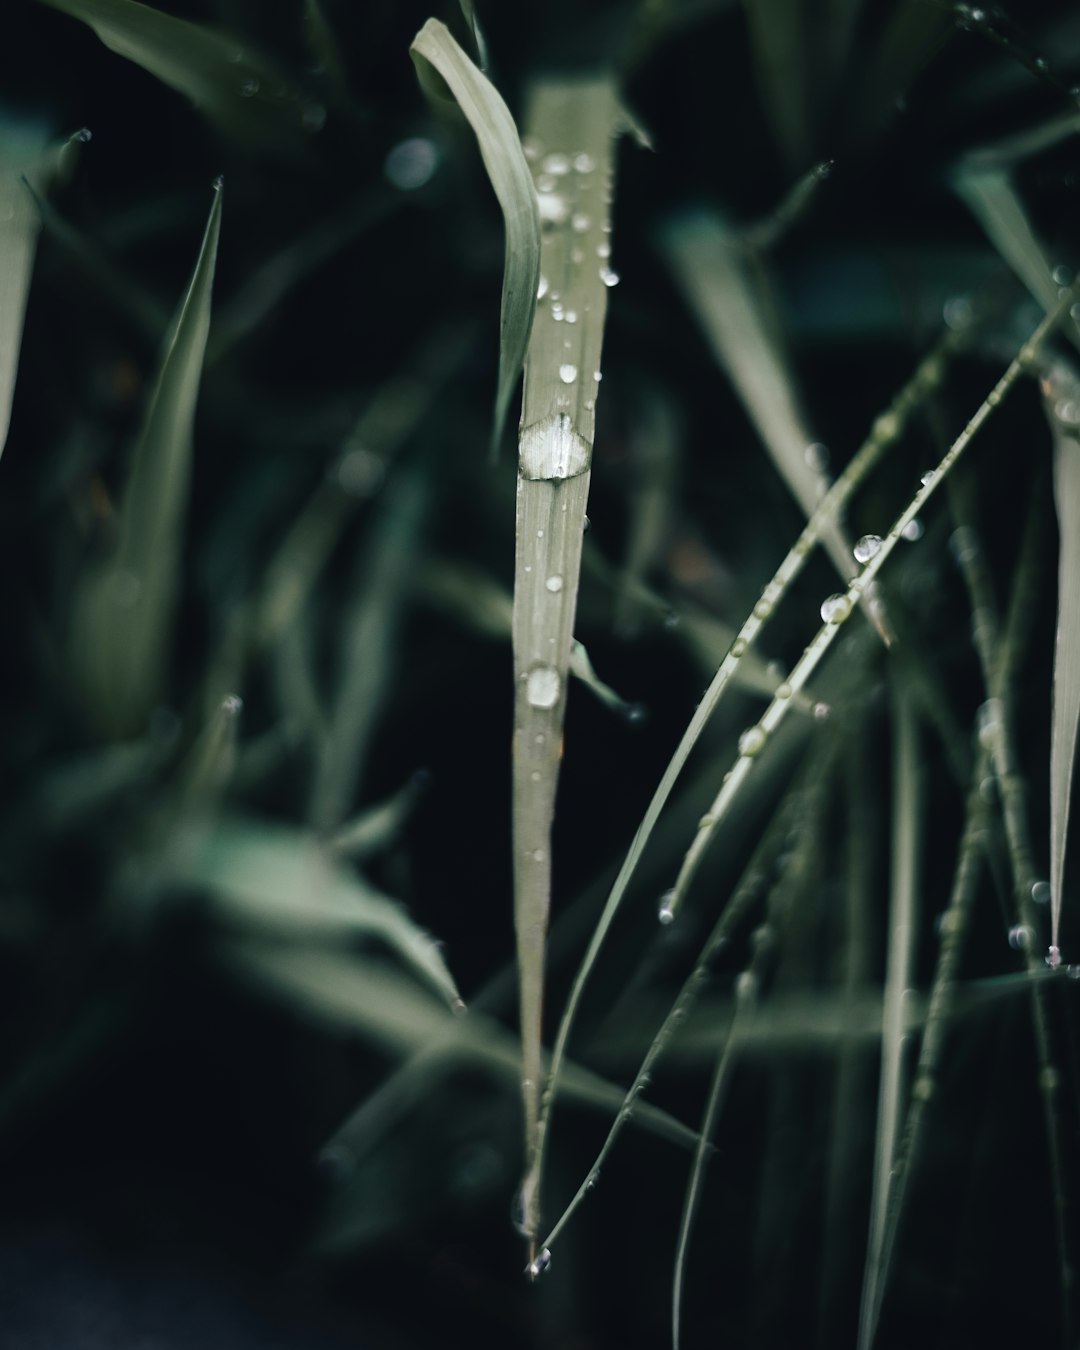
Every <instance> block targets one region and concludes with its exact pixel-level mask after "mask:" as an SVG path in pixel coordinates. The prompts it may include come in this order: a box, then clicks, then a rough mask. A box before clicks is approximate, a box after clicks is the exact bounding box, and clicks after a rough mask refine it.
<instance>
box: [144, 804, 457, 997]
mask: <svg viewBox="0 0 1080 1350" xmlns="http://www.w3.org/2000/svg"><path fill="white" fill-rule="evenodd" d="M168 870H169V879H170V880H172V881H174V882H176V883H178V884H182V885H185V886H190V887H197V888H198V889H200V890H204V891H206V892H207V893H208V894H209V895H210V896H211V898H212V899H213V901H214V903H215V906H216V907H217V912H218V913H219V914H220V916H221V917H222V918H224V919H227V920H228V921H229V922H230V923H231V924H233V925H234V926H237V927H239V928H241V929H243V930H245V931H248V932H250V933H252V934H253V935H255V936H257V937H260V938H267V937H274V936H277V937H280V936H288V937H290V938H292V939H293V940H294V941H304V940H306V941H308V942H318V943H327V944H333V943H338V942H341V941H342V940H343V939H344V938H346V937H348V936H350V935H352V936H355V937H364V938H371V939H375V940H378V941H379V942H382V943H384V944H385V945H386V946H387V947H388V948H390V950H391V951H393V952H394V954H395V955H396V956H397V957H398V958H399V959H400V961H401V963H402V965H403V966H404V967H405V968H406V969H407V970H409V971H411V972H412V974H413V975H415V976H416V977H417V978H419V979H420V980H421V981H422V982H423V983H424V984H425V985H427V986H428V987H429V988H430V989H432V990H434V991H435V993H437V994H438V995H439V997H440V998H441V999H443V1001H444V1002H445V1003H446V1004H447V1005H448V1006H450V1007H456V1006H458V1005H460V1003H461V998H460V996H459V994H458V991H457V986H456V985H455V983H454V979H453V976H452V975H451V974H450V971H449V970H448V968H447V965H446V962H445V961H444V960H443V957H442V953H441V952H440V951H439V948H438V947H437V946H436V944H435V943H434V942H433V941H432V940H431V938H430V937H429V936H428V935H427V933H425V932H423V931H422V929H420V928H419V927H418V926H417V925H416V924H415V923H413V921H412V920H411V919H410V918H409V916H408V915H407V914H406V913H405V910H404V909H403V908H402V907H401V906H400V905H399V904H398V903H397V902H396V901H395V900H392V899H390V897H389V896H386V895H383V894H381V893H380V892H379V891H377V890H376V889H375V888H374V887H372V886H370V885H369V884H368V883H367V882H366V881H364V880H363V879H362V878H361V877H360V876H359V875H358V874H357V873H356V872H354V871H352V870H351V869H349V868H347V867H344V866H342V865H341V864H339V863H337V862H335V861H334V859H333V858H332V856H331V855H330V853H329V852H328V851H327V850H326V849H325V848H323V846H322V845H321V844H320V843H318V842H317V841H315V840H314V839H312V838H311V837H310V836H309V835H305V834H303V833H301V832H299V831H295V830H288V829H284V828H281V827H274V826H270V825H265V824H262V823H260V822H257V821H252V820H240V819H232V820H223V821H218V822H216V823H215V824H213V825H212V826H210V827H208V828H206V829H205V830H198V831H196V832H194V834H193V836H192V837H191V838H189V839H187V840H186V841H185V840H181V842H180V844H179V845H178V846H177V848H176V849H175V850H174V852H173V854H172V856H171V859H170V862H169V864H168Z"/></svg>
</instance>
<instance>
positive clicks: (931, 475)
mask: <svg viewBox="0 0 1080 1350" xmlns="http://www.w3.org/2000/svg"><path fill="white" fill-rule="evenodd" d="M936 477H937V469H927V471H926V472H925V473H923V474H920V475H919V482H920V483H921V484H922V485H923V487H929V486H930V484H931V483H932V482H933V481H934V479H935V478H936Z"/></svg>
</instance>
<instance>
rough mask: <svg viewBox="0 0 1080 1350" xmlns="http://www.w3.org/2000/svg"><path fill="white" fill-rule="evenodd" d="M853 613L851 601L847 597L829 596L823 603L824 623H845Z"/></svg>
mask: <svg viewBox="0 0 1080 1350" xmlns="http://www.w3.org/2000/svg"><path fill="white" fill-rule="evenodd" d="M850 613H851V601H850V600H849V599H848V598H847V596H846V595H829V596H826V598H825V599H824V600H822V602H821V619H822V622H823V623H843V621H844V620H845V619H846V618H847V616H848V615H849V614H850Z"/></svg>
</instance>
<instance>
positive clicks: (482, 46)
mask: <svg viewBox="0 0 1080 1350" xmlns="http://www.w3.org/2000/svg"><path fill="white" fill-rule="evenodd" d="M461 12H462V14H463V15H464V16H465V22H466V23H467V24H468V25H469V32H470V33H471V34H472V40H473V42H474V43H475V44H476V55H477V58H478V60H479V62H480V69H481V70H482V71H484V72H485V74H486V73H487V68H488V65H489V60H488V49H487V43H486V42H485V41H484V31H483V29H482V28H481V27H480V20H479V19H478V18H477V17H476V6H475V5H474V4H473V0H461Z"/></svg>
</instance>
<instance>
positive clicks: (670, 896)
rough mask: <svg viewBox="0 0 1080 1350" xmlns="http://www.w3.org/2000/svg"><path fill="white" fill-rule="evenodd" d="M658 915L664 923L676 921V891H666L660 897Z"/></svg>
mask: <svg viewBox="0 0 1080 1350" xmlns="http://www.w3.org/2000/svg"><path fill="white" fill-rule="evenodd" d="M656 917H657V918H658V919H659V920H660V922H661V923H662V924H669V923H674V921H675V892H674V891H665V892H664V894H663V895H662V896H661V897H660V908H659V909H658V910H657V912H656Z"/></svg>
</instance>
